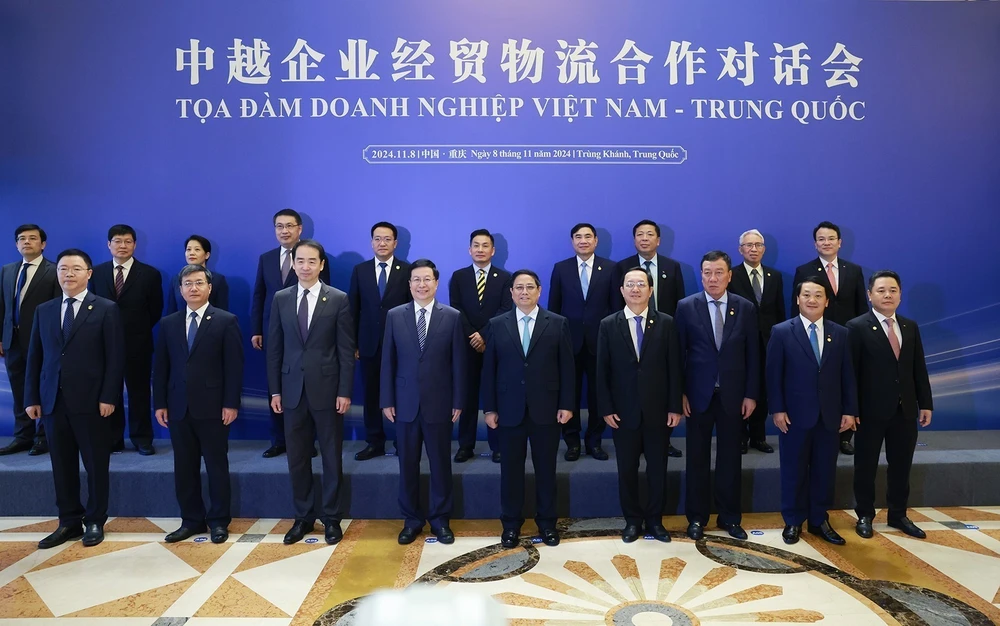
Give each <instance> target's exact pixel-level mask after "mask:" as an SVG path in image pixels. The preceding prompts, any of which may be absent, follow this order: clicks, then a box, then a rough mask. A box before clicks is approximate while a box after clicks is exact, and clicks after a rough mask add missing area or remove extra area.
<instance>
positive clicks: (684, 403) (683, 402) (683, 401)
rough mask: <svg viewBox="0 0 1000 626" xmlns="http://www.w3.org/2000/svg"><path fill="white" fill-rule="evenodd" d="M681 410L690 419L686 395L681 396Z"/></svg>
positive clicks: (689, 407) (689, 404) (689, 406)
mask: <svg viewBox="0 0 1000 626" xmlns="http://www.w3.org/2000/svg"><path fill="white" fill-rule="evenodd" d="M587 382H590V381H587ZM681 409H682V410H683V411H684V417H691V403H690V402H688V397H687V394H684V395H682V396H681Z"/></svg>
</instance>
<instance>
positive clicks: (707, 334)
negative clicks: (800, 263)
mask: <svg viewBox="0 0 1000 626" xmlns="http://www.w3.org/2000/svg"><path fill="white" fill-rule="evenodd" d="M731 263H732V261H730V259H729V255H728V254H726V253H725V252H722V251H721V250H714V251H712V252H709V253H707V254H706V255H705V256H703V257H702V259H701V282H702V284H703V285H704V287H705V291H703V292H702V293H696V294H694V295H693V296H688V297H687V298H684V299H683V300H681V301H680V304H678V305H677V315H676V316H674V324H675V325H676V326H677V334H678V337H679V338H680V346H681V359H682V361H683V364H684V398H683V407H684V416H685V417H686V418H688V420H687V450H688V456H687V472H686V473H685V477H686V481H687V488H686V490H685V493H686V500H685V505H684V509H685V512H686V513H687V519H688V529H687V534H688V537H690V538H691V539H694V540H695V541H697V540H699V539H701V538H702V537H703V536H704V531H705V526H707V525H708V517H709V514H710V513H711V500H710V498H709V496H710V494H711V489H710V487H711V464H712V429H713V428H714V429H715V433H716V436H717V437H718V442H717V445H716V448H717V449H716V456H715V508H716V510H717V511H718V520H717V521H718V524H719V528H722V529H723V530H726V531H729V535H730V536H731V537H734V538H736V539H746V538H747V533H746V531H745V530H743V527H742V526H740V522H741V521H742V513H741V511H740V496H741V495H742V490H741V478H742V472H743V467H742V465H743V463H742V460H743V457H742V454H741V452H740V442H741V441H742V438H743V421H744V420H746V419H747V418H749V417H750V415H751V414H752V413H753V410H754V408H755V406H756V404H757V392H758V390H759V389H760V383H759V377H760V369H759V368H760V353H759V352H758V350H760V337H759V330H758V327H757V311H756V309H755V308H754V305H753V304H751V303H750V302H749V301H748V300H746V299H744V298H741V297H740V296H738V295H736V294H735V293H731V292H729V291H727V287H728V286H729V284H730V280H731V279H732V275H733V270H732V265H731Z"/></svg>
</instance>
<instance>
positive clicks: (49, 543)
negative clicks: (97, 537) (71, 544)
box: [38, 526, 83, 550]
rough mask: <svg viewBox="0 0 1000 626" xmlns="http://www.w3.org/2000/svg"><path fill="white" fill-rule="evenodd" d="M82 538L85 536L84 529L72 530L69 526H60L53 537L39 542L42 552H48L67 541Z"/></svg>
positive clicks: (76, 528)
mask: <svg viewBox="0 0 1000 626" xmlns="http://www.w3.org/2000/svg"><path fill="white" fill-rule="evenodd" d="M82 536H83V528H81V527H80V526H76V527H75V528H70V527H68V526H60V527H59V528H57V529H56V530H55V532H53V533H52V534H51V535H49V536H48V537H45V538H44V539H42V540H41V541H39V542H38V547H39V549H41V550H48V549H49V548H54V547H56V546H61V545H62V544H64V543H66V542H67V541H72V540H74V539H79V538H80V537H82Z"/></svg>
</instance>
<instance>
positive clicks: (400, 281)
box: [369, 257, 408, 296]
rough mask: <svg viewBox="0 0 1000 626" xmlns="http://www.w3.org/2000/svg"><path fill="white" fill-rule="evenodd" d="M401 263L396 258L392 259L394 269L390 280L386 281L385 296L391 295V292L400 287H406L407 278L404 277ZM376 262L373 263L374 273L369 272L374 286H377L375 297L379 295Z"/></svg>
mask: <svg viewBox="0 0 1000 626" xmlns="http://www.w3.org/2000/svg"><path fill="white" fill-rule="evenodd" d="M400 267H401V266H400V264H399V261H397V260H396V258H395V257H393V259H392V268H391V269H390V271H389V278H387V279H386V281H385V295H387V296H388V295H389V292H390V291H392V290H393V289H396V288H398V287H399V286H401V285H402V286H403V288H405V287H406V280H407V278H408V277H407V276H404V275H403V270H402V269H400ZM374 272H375V261H372V271H371V272H369V276H371V277H372V281H373V284H374V285H375V295H376V296H377V295H378V282H377V281H375V274H374Z"/></svg>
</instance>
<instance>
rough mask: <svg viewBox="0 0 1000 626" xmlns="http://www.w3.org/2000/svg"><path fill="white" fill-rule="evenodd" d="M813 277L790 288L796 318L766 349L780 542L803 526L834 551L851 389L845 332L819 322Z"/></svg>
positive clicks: (854, 409) (822, 304) (820, 296)
mask: <svg viewBox="0 0 1000 626" xmlns="http://www.w3.org/2000/svg"><path fill="white" fill-rule="evenodd" d="M820 280H821V279H819V278H817V277H808V278H806V279H805V280H804V281H802V282H800V283H798V284H796V285H795V301H796V305H797V306H796V310H797V311H798V314H797V315H796V316H795V317H793V318H792V319H790V320H788V321H785V322H781V323H780V324H777V325H776V326H775V327H774V329H773V330H772V331H771V341H770V342H768V344H767V398H768V402H770V403H771V410H772V411H774V424H775V426H777V427H778V430H780V431H781V434H780V435H779V436H778V442H779V446H778V454H779V456H780V457H781V517H782V518H783V519H784V520H785V529H784V531H783V532H782V533H781V538H782V539H783V540H784V541H785V543H787V544H792V543H796V542H797V541H798V540H799V534H800V533H801V532H802V523H803V522H805V521H807V520H808V522H809V532H810V533H812V534H814V535H819V536H820V537H822V538H823V539H825V540H826V541H829V542H830V543H833V544H836V545H843V544H844V543H845V541H844V539H843V537H841V536H840V535H839V534H837V531H835V530H834V529H833V528H832V527H831V526H830V522H829V516H828V515H827V511H829V510H830V508H831V507H832V506H833V485H834V478H835V475H836V472H837V443H838V441H839V438H838V435H837V433H838V432H843V431H845V430H848V429H852V428H854V417H855V416H856V415H857V414H858V394H857V382H856V381H855V379H854V368H853V366H852V364H851V350H850V344H849V341H848V338H847V329H846V328H844V327H843V326H841V325H839V324H836V323H834V322H832V321H831V320H828V319H825V318H824V317H823V312H824V311H825V310H826V307H827V303H828V300H827V297H826V287H824V286H823V284H822V283H821V282H820Z"/></svg>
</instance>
